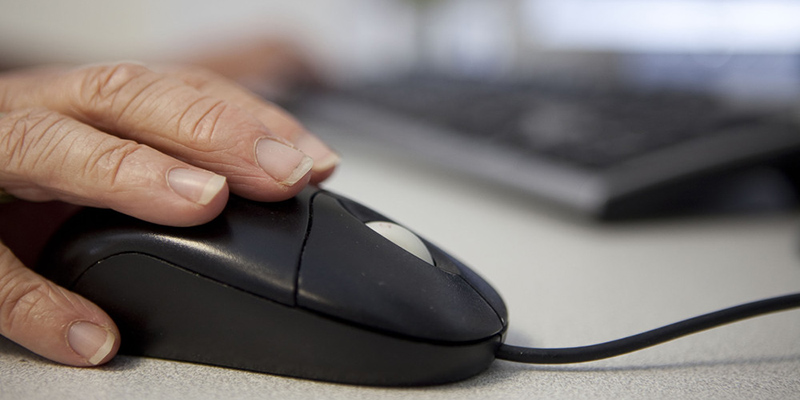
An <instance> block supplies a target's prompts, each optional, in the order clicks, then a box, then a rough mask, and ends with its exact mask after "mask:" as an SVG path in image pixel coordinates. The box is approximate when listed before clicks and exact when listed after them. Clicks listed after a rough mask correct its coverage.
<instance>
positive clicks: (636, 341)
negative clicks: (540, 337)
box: [495, 293, 800, 364]
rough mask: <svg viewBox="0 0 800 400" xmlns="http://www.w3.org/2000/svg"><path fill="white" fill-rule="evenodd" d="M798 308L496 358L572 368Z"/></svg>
mask: <svg viewBox="0 0 800 400" xmlns="http://www.w3.org/2000/svg"><path fill="white" fill-rule="evenodd" d="M797 307H800V293H797V294H790V295H786V296H780V297H773V298H770V299H766V300H761V301H755V302H752V303H747V304H742V305H739V306H735V307H731V308H726V309H724V310H720V311H715V312H712V313H708V314H704V315H701V316H699V317H694V318H690V319H687V320H684V321H681V322H676V323H674V324H670V325H667V326H663V327H661V328H656V329H653V330H651V331H647V332H644V333H640V334H637V335H633V336H628V337H626V338H622V339H617V340H612V341H610V342H606V343H600V344H595V345H590V346H581V347H567V348H555V349H537V348H530V347H519V346H512V345H507V344H501V345H500V347H499V348H498V350H497V353H496V354H495V356H496V357H497V358H498V359H501V360H508V361H516V362H522V363H528V364H569V363H579V362H586V361H594V360H600V359H603V358H609V357H615V356H618V355H622V354H626V353H630V352H633V351H636V350H641V349H643V348H646V347H650V346H654V345H657V344H661V343H664V342H667V341H670V340H673V339H677V338H679V337H682V336H686V335H689V334H692V333H697V332H700V331H703V330H706V329H710V328H715V327H718V326H720V325H724V324H728V323H731V322H736V321H741V320H743V319H747V318H751V317H755V316H759V315H764V314H768V313H772V312H776V311H784V310H789V309H792V308H797Z"/></svg>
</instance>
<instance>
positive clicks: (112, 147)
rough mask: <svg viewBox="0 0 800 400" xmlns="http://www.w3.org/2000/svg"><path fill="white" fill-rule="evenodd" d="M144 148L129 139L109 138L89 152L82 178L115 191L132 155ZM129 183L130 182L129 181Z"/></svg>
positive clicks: (83, 167)
mask: <svg viewBox="0 0 800 400" xmlns="http://www.w3.org/2000/svg"><path fill="white" fill-rule="evenodd" d="M143 148H144V146H143V145H141V144H138V143H136V142H133V141H129V140H119V139H112V138H109V139H107V140H104V141H102V142H100V143H98V145H97V146H96V147H95V148H94V149H93V150H92V151H91V152H90V153H89V155H88V157H86V158H85V161H84V163H83V166H82V175H83V176H82V178H85V179H87V180H89V181H91V182H95V183H96V184H100V185H101V186H102V187H105V188H106V189H107V190H109V191H115V190H116V189H117V188H118V187H119V186H120V184H122V183H124V182H122V181H121V180H120V179H119V177H120V175H121V172H122V171H123V170H124V169H125V167H126V164H127V163H128V161H129V160H131V158H132V156H133V155H134V154H136V153H137V152H139V151H141V150H142V149H143ZM128 184H129V183H128Z"/></svg>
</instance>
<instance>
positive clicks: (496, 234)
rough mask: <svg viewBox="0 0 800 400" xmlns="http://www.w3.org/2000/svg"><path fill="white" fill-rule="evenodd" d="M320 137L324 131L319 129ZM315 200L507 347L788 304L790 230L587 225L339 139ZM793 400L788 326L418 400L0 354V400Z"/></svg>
mask: <svg viewBox="0 0 800 400" xmlns="http://www.w3.org/2000/svg"><path fill="white" fill-rule="evenodd" d="M316 130H317V131H318V132H321V133H324V132H323V130H324V127H318V128H317V129H316ZM328 140H329V141H330V142H332V143H333V144H334V146H335V147H337V148H338V149H339V151H340V152H341V153H342V155H343V158H344V163H343V164H342V166H341V168H340V170H339V171H338V173H337V174H336V175H335V176H334V178H333V179H332V180H331V181H330V182H329V184H327V185H326V187H327V188H329V189H332V190H335V191H338V192H340V193H342V194H345V195H347V196H350V197H352V198H354V199H357V200H359V201H361V202H363V203H364V204H366V205H369V206H371V207H374V208H376V209H378V210H380V211H382V212H383V213H384V214H386V215H388V216H389V217H392V218H394V219H396V220H398V221H400V222H401V223H403V224H405V225H407V226H409V227H411V228H412V229H414V230H416V231H417V232H420V233H421V234H423V235H424V236H425V237H426V238H428V239H430V240H431V241H433V242H435V243H437V244H438V245H440V246H441V247H443V248H444V249H447V250H448V251H450V252H451V253H453V254H455V255H457V256H458V257H459V258H461V259H462V260H463V261H465V262H466V263H467V264H468V265H470V266H472V267H473V269H475V270H476V271H477V272H478V273H480V274H481V275H483V276H484V277H485V278H487V280H488V281H489V282H491V283H492V284H493V285H494V286H495V287H496V288H497V289H498V291H499V292H500V293H501V294H502V295H503V297H504V299H505V301H506V304H507V306H508V307H509V310H510V330H509V332H508V338H507V342H509V343H512V344H518V345H529V346H538V347H563V346H578V345H585V344H592V343H597V342H602V341H606V340H611V339H615V338H619V337H623V336H627V335H630V334H634V333H638V332H641V331H644V330H648V329H651V328H655V327H658V326H661V325H664V324H667V323H670V322H674V321H678V320H681V319H684V318H688V317H692V316H695V315H697V314H700V313H705V312H709V311H714V310H717V309H720V308H725V307H728V306H732V305H736V304H740V303H743V302H748V301H752V300H757V299H761V298H765V297H771V296H775V295H781V294H788V293H792V292H796V291H798V288H800V259H799V257H798V256H800V254H799V252H800V237H798V233H800V214H783V215H769V216H750V217H742V216H739V217H714V218H695V219H673V220H663V221H649V222H639V223H627V224H614V225H606V224H597V223H592V222H590V221H586V220H581V219H578V218H574V217H569V216H565V215H561V214H559V213H556V212H554V211H553V210H551V209H549V208H547V207H544V206H541V205H538V204H532V202H531V201H530V199H526V198H524V197H520V196H517V195H514V194H513V193H509V192H506V191H504V190H501V189H498V188H494V187H491V186H490V185H486V184H483V183H479V182H475V181H472V180H470V179H469V178H466V177H463V176H460V175H458V174H453V173H451V172H447V171H443V170H439V169H436V168H433V167H431V166H429V165H426V164H423V163H420V162H418V161H417V160H414V159H412V158H409V157H405V156H402V155H398V154H392V153H388V152H387V151H386V149H380V148H375V147H371V146H369V145H365V144H360V143H357V142H353V141H350V140H347V139H343V138H340V137H338V136H337V137H331V138H328ZM23 398H24V399H73V398H75V399H81V400H87V399H181V398H186V399H226V400H227V399H239V398H280V399H295V398H297V399H300V398H327V399H348V400H352V399H361V398H385V399H400V398H402V399H409V398H419V399H445V398H446V399H485V398H503V399H507V398H526V399H536V398H543V399H576V398H614V399H617V398H642V399H652V398H681V399H687V398H741V399H757V398H770V399H784V398H800V311H789V312H784V313H779V314H773V315H769V316H766V317H760V318H756V319H752V320H748V321H744V322H740V323H736V324H733V325H729V326H725V327H722V328H717V329H714V330H711V331H707V332H703V333H700V334H696V335H693V336H690V337H686V338H682V339H678V340H676V341H673V342H670V343H667V344H664V345H661V346H657V347H654V348H651V349H646V350H643V351H639V352H636V353H633V354H630V355H625V356H621V357H618V358H614V359H609V360H603V361H598V362H592V363H585V364H577V365H564V366H531V365H521V364H514V363H509V362H505V361H497V362H495V363H494V364H493V365H492V366H491V367H490V368H489V370H488V371H486V372H485V373H483V374H481V375H479V376H477V377H475V378H473V379H470V380H467V381H464V382H460V383H456V384H451V385H445V386H440V387H429V388H408V389H386V388H364V387H354V386H345V385H336V384H327V383H319V382H308V381H303V380H297V379H290V378H282V377H275V376H270V375H264V374H258V373H250V372H243V371H236V370H229V369H223V368H215V367H207V366H199V365H192V364H186V363H177V362H169V361H162V360H154V359H145V358H137V357H127V356H119V357H117V358H116V359H115V360H113V361H112V362H111V363H109V364H108V365H106V366H103V367H101V368H95V369H81V368H71V367H64V366H60V365H55V364H53V363H50V362H48V361H46V360H43V359H41V358H39V357H37V356H35V355H32V354H30V353H28V352H27V351H25V350H23V349H21V348H20V347H18V346H16V345H15V344H13V343H11V342H9V341H7V340H5V339H2V338H0V399H23Z"/></svg>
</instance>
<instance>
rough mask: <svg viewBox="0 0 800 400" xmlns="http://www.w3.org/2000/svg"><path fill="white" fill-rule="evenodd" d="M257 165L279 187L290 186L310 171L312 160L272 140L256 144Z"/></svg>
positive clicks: (266, 138) (265, 139)
mask: <svg viewBox="0 0 800 400" xmlns="http://www.w3.org/2000/svg"><path fill="white" fill-rule="evenodd" d="M256 160H258V165H260V166H261V168H262V169H263V170H264V171H265V172H266V173H267V174H269V175H270V176H271V177H272V178H273V179H275V180H276V181H278V183H280V184H281V185H284V186H292V185H294V184H295V183H297V182H298V181H299V180H300V179H301V178H303V177H304V176H306V174H308V171H311V168H312V167H313V166H314V160H313V159H311V157H309V156H307V155H305V153H303V152H302V151H300V150H297V149H295V148H293V147H291V146H289V145H286V144H284V143H281V142H280V141H278V140H275V139H272V138H268V137H265V138H261V139H259V140H258V142H256Z"/></svg>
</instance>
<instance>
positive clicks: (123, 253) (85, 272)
mask: <svg viewBox="0 0 800 400" xmlns="http://www.w3.org/2000/svg"><path fill="white" fill-rule="evenodd" d="M124 255H143V256H146V257H151V258H155V259H157V260H161V261H164V262H166V263H168V264H170V265H173V264H172V263H170V262H169V261H166V260H163V259H161V258H159V257H154V256H151V255H149V254H145V253H142V252H138V251H123V252H120V253H114V254H110V255H107V256H105V257H102V258H100V259H99V260H97V261H95V262H93V263H92V264H91V265H89V266H88V267H86V269H84V270H83V271H82V272H81V273H80V274H78V276H76V277H75V278H74V279H73V280H72V282H69V284H68V285H62V286H64V287H65V288H66V289H72V288H74V287H75V286H76V285H77V284H78V282H80V280H81V279H82V278H83V277H84V275H86V274H87V273H88V272H89V271H91V270H92V269H94V268H95V267H96V266H97V265H98V264H100V263H102V262H103V261H106V260H109V259H111V258H114V257H116V256H124Z"/></svg>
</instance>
